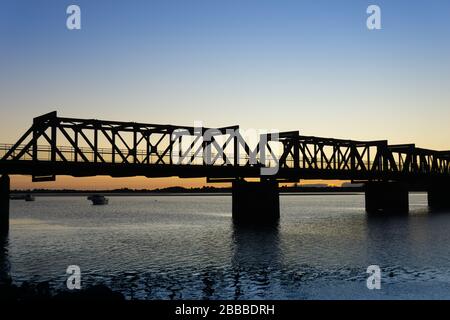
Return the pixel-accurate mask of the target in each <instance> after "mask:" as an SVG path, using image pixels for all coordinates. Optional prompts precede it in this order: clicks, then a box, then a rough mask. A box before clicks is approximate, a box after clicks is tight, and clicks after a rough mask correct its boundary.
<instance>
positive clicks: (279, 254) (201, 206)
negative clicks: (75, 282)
mask: <svg viewBox="0 0 450 320" xmlns="http://www.w3.org/2000/svg"><path fill="white" fill-rule="evenodd" d="M280 202H281V219H280V222H279V224H278V225H276V226H273V227H264V228H248V227H247V228H244V227H237V226H235V225H233V222H232V219H231V197H230V196H220V195H214V196H210V195H196V196H184V195H176V196H133V197H129V196H116V197H110V202H109V205H106V206H92V205H91V203H90V202H89V201H88V200H86V198H85V197H37V198H36V201H35V202H24V201H11V229H10V234H9V239H7V241H6V242H5V243H3V248H2V254H1V260H0V261H1V265H0V269H1V272H2V273H3V274H5V273H9V274H10V276H11V277H12V279H13V281H14V283H17V284H20V283H22V282H23V281H29V282H41V281H49V282H50V284H51V287H52V288H54V289H55V290H60V289H64V288H65V283H66V279H67V277H68V275H67V274H66V268H67V267H68V266H69V265H77V266H79V267H80V269H81V285H82V286H84V287H87V286H90V285H93V284H104V285H107V286H109V287H111V288H112V289H114V290H118V291H120V292H122V293H123V294H124V295H125V296H126V298H128V299H131V298H134V299H450V212H447V213H446V212H440V213H437V212H428V209H427V205H426V194H420V193H418V194H411V195H410V208H411V212H410V214H409V215H408V216H389V217H383V216H368V215H367V214H366V213H365V211H364V195H363V194H347V195H337V194H326V195H323V194H322V195H319V194H307V195H282V196H281V199H280ZM369 265H378V266H379V267H380V268H381V289H379V290H369V289H368V288H367V286H366V280H367V277H368V276H369V274H367V273H366V271H367V267H368V266H369Z"/></svg>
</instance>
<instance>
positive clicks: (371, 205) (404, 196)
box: [365, 182, 409, 214]
mask: <svg viewBox="0 0 450 320" xmlns="http://www.w3.org/2000/svg"><path fill="white" fill-rule="evenodd" d="M365 200H366V212H368V213H376V212H385V213H390V214H403V213H408V211H409V197H408V186H407V185H406V184H405V183H401V182H368V183H366V185H365Z"/></svg>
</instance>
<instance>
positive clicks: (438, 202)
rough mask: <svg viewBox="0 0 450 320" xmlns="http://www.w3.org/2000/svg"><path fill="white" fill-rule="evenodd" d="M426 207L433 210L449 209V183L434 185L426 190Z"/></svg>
mask: <svg viewBox="0 0 450 320" xmlns="http://www.w3.org/2000/svg"><path fill="white" fill-rule="evenodd" d="M428 206H429V207H430V208H431V209H433V210H441V209H450V183H447V184H445V183H435V184H432V185H431V186H430V187H429V188H428Z"/></svg>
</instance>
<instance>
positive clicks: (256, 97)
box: [0, 0, 450, 187]
mask: <svg viewBox="0 0 450 320" xmlns="http://www.w3.org/2000/svg"><path fill="white" fill-rule="evenodd" d="M70 4H77V5H79V6H80V7H81V21H82V22H81V23H82V28H81V30H72V31H70V30H68V29H67V28H66V18H67V14H66V8H67V6H68V5H70ZM370 4H377V5H379V6H380V8H381V19H382V29H381V30H374V31H369V30H368V29H367V27H366V19H367V16H368V15H367V13H366V8H367V6H368V5H370ZM449 88H450V1H447V0H433V1H425V0H423V1H422V0H420V1H411V0H409V1H406V0H405V1H403V0H396V1H377V0H372V1H362V0H355V1H349V0H341V1H336V0H333V1H332V0H328V1H324V0H310V1H301V0H295V1H285V0H270V1H267V0H239V1H235V0H177V1H174V0H160V1H152V0H150V1H133V0H131V1H106V0H105V1H103V0H95V1H81V0H79V1H78V0H71V1H62V0H59V1H57V0H54V1H51V0H47V1H43V0H34V1H21V0H11V1H10V0H0V143H12V142H14V141H15V140H16V139H17V138H18V136H19V135H20V134H21V133H22V132H24V131H25V130H26V129H27V128H28V127H29V125H30V124H31V121H32V118H33V117H34V116H37V115H40V114H43V113H46V112H49V111H52V110H57V111H58V112H59V114H60V115H63V116H75V117H86V118H100V119H111V120H127V121H140V122H150V123H173V124H180V125H193V123H194V121H203V123H204V124H205V125H206V126H209V127H216V126H226V125H233V124H239V125H241V127H243V128H261V129H279V130H297V129H298V130H300V132H301V133H302V134H305V135H316V136H330V137H336V138H351V139H363V140H368V139H377V140H378V139H388V140H389V141H390V142H391V143H411V142H415V143H416V144H417V145H419V146H423V147H427V148H435V149H442V150H444V149H450V125H449V120H450V90H449ZM29 180H30V179H29V178H26V179H16V180H13V182H15V183H16V186H24V185H26V183H27V181H29ZM60 181H63V182H64V183H62V182H60V183H59V185H64V184H66V185H67V186H71V185H72V184H74V183H75V182H74V181H75V180H74V179H62V180H60ZM80 181H89V182H85V184H86V185H92V184H91V180H83V179H81V180H80ZM95 181H97V182H98V183H99V184H98V185H109V184H110V183H111V182H110V181H112V180H102V182H101V183H100V180H99V179H97V180H95ZM128 181H129V182H130V185H131V186H135V187H137V186H141V185H142V186H144V185H145V186H147V187H148V186H151V185H152V184H154V185H165V184H166V183H167V181H166V180H164V181H163V182H161V184H159V183H160V182H158V181H159V180H155V181H153V182H149V181H148V180H145V182H143V181H144V180H142V179H140V180H136V179H133V180H128ZM131 181H133V182H132V183H131ZM135 181H137V182H135ZM19 182H20V183H19ZM125 182H126V181H125ZM172 182H173V181H172ZM119 185H124V181H122V180H117V181H116V182H114V185H111V186H114V187H117V186H119ZM34 186H37V185H34ZM39 186H40V185H39Z"/></svg>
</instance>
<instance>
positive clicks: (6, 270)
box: [0, 235, 11, 285]
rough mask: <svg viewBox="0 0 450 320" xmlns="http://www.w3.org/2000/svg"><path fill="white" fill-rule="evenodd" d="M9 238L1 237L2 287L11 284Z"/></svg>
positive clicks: (0, 269) (0, 264) (0, 273)
mask: <svg viewBox="0 0 450 320" xmlns="http://www.w3.org/2000/svg"><path fill="white" fill-rule="evenodd" d="M8 240H9V239H8V236H7V235H1V236H0V285H2V284H10V283H11V265H10V262H9V255H8V245H9V242H8Z"/></svg>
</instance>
